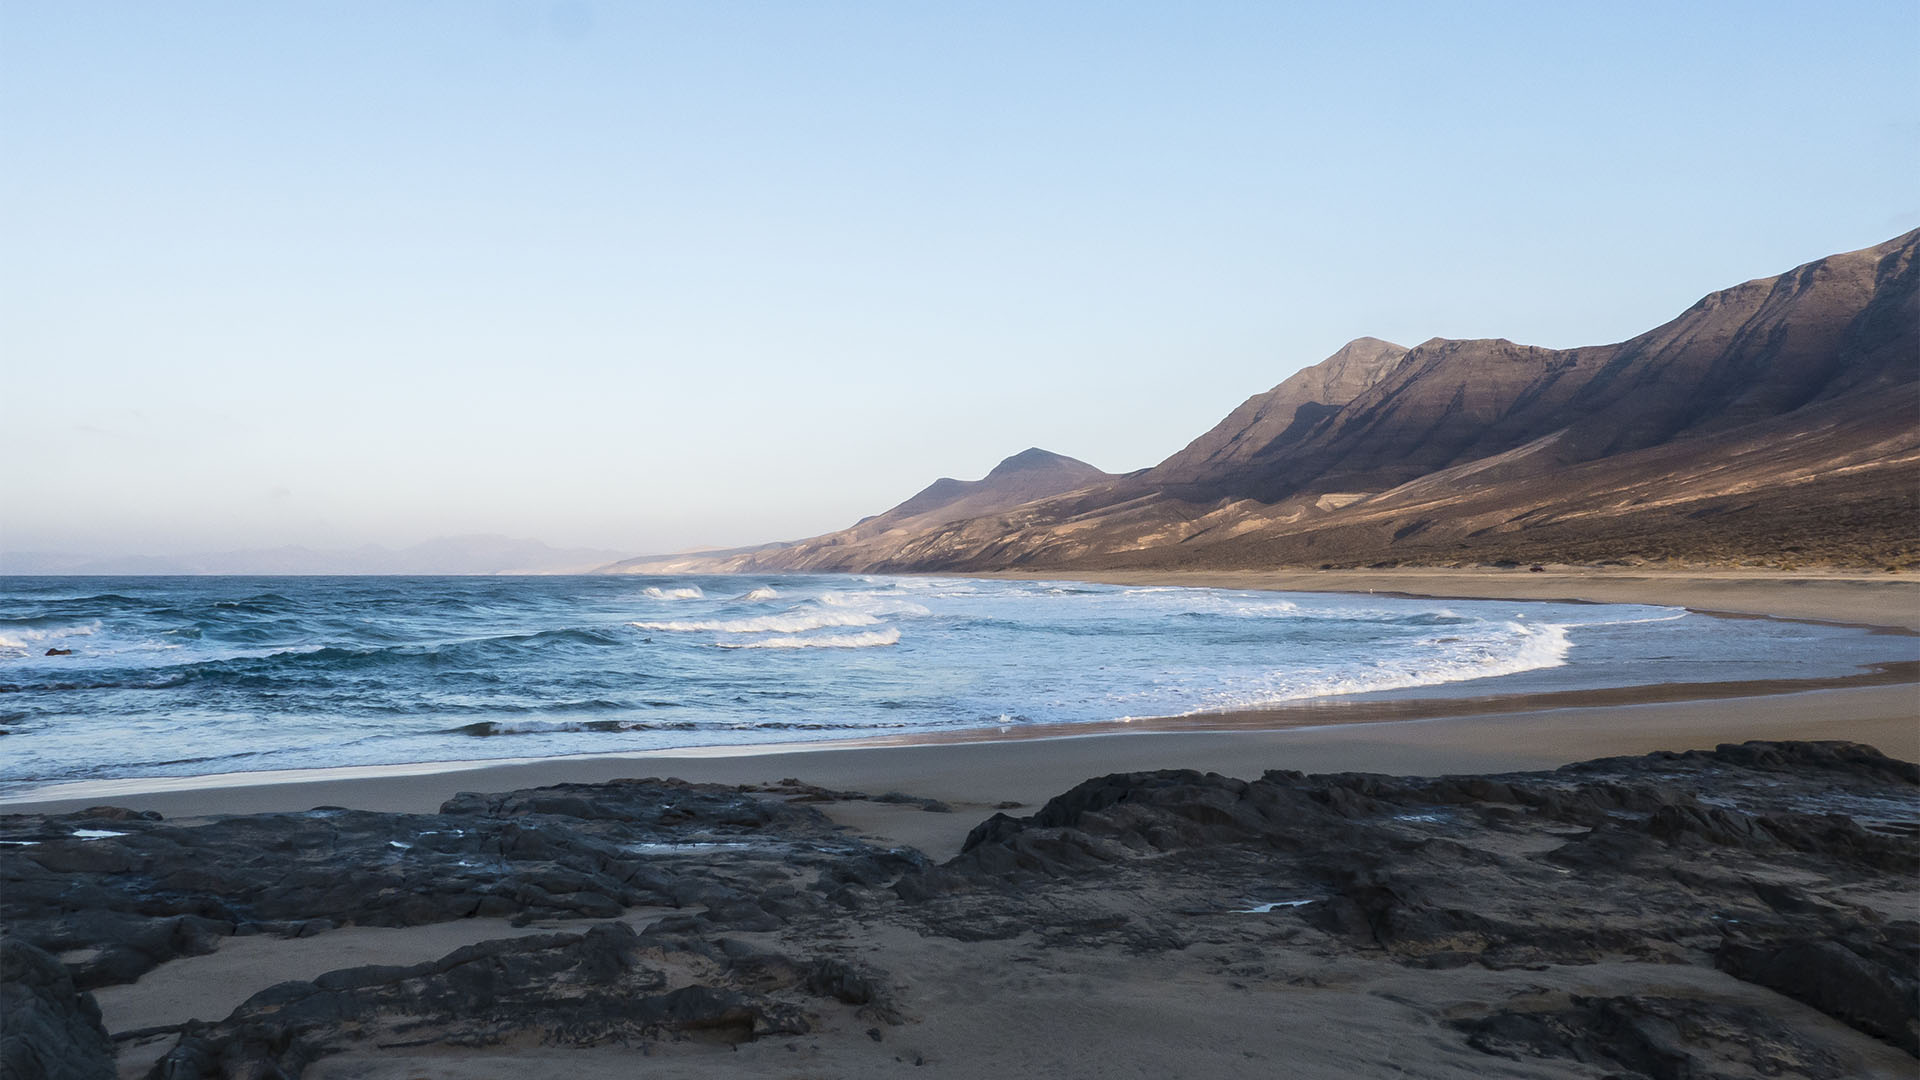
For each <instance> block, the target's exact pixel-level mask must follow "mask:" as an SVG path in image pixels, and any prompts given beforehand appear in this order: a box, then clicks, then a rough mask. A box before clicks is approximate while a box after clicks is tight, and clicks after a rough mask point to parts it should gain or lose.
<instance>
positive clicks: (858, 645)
mask: <svg viewBox="0 0 1920 1080" xmlns="http://www.w3.org/2000/svg"><path fill="white" fill-rule="evenodd" d="M899 643H900V628H899V627H897V626H889V627H887V628H886V629H885V630H869V631H867V632H866V633H864V634H814V635H812V636H810V637H796V636H793V635H783V636H780V637H770V638H761V639H760V640H759V641H742V642H738V643H734V644H728V645H723V646H721V647H722V648H727V649H867V648H872V647H874V646H876V645H897V644H899Z"/></svg>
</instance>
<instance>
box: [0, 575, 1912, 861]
mask: <svg viewBox="0 0 1920 1080" xmlns="http://www.w3.org/2000/svg"><path fill="white" fill-rule="evenodd" d="M978 576H984V577H1002V578H1046V579H1050V580H1084V581H1098V582H1105V583H1112V584H1142V585H1188V586H1197V587H1211V588H1231V589H1260V590H1287V591H1308V592H1347V593H1365V592H1369V591H1372V592H1392V593H1397V594H1403V595H1417V596H1430V597H1436V598H1441V597H1443V598H1454V599H1464V598H1475V599H1522V600H1575V601H1588V602H1595V603H1658V604H1668V605H1676V606H1686V607H1689V608H1692V609H1694V610H1700V611H1705V612H1710V613H1724V614H1733V615H1743V616H1755V617H1773V618H1788V619H1804V620H1813V621H1823V622H1832V623H1844V624H1847V625H1853V626H1864V627H1872V628H1874V629H1876V630H1878V631H1880V632H1885V633H1899V634H1913V633H1916V632H1920V582H1915V581H1912V580H1910V579H1905V578H1900V577H1894V576H1891V575H1887V576H1879V577H1875V576H1870V575H1840V574H1800V575H1782V574H1778V573H1772V574H1766V573H1757V572H1750V571H1749V572H1736V571H1711V572H1648V571H1637V570H1636V571H1549V572H1546V573H1528V572H1527V571H1524V570H1521V571H1508V570H1485V571H1446V570H1379V571H1363V572H1362V571H1246V572H1238V571H1236V572H1227V571H1188V572H1168V571H1155V572H1114V573H1104V574H1064V575H1063V574H1053V573H1045V574H1035V573H1018V572H1012V573H998V574H991V575H978ZM1917 677H1920V663H1902V664H1896V665H1884V666H1882V668H1881V670H1880V671H1878V672H1872V671H1863V672H1862V673H1860V674H1858V675H1856V676H1850V677H1842V678H1839V679H1834V680H1773V681H1767V682H1758V683H1717V684H1712V683H1710V684H1653V685H1643V686H1637V687H1622V688H1615V689H1612V690H1596V691H1566V692H1558V693H1542V694H1508V695H1488V696H1484V697H1469V698H1428V699H1420V698H1414V699H1405V700H1389V701H1360V702H1346V701H1338V700H1333V701H1320V702H1314V703H1305V704H1302V705H1298V706H1290V707H1282V708H1268V709H1255V710H1244V711H1237V712H1232V713H1210V714H1195V715H1190V716H1185V717H1161V718H1144V719H1134V720H1130V721H1113V722H1105V723H1099V724H1088V725H1047V726H1045V727H1034V728H1023V729H1014V730H1012V731H1008V732H1005V733H993V734H988V735H986V737H983V733H981V732H978V731H969V732H953V733H944V734H936V735H931V736H929V735H924V734H923V735H916V736H912V737H907V738H890V739H866V740H857V741H849V742H840V743H823V744H815V745H806V746H793V745H783V746H763V747H745V748H700V749H691V750H671V751H653V752H644V753H633V754H611V755H591V756H575V757H557V758H541V759H508V760H505V761H500V760H494V761H481V762H474V761H465V762H438V763H423V764H420V765H407V766H391V767H375V768H370V769H368V768H362V769H351V770H308V771H302V772H301V773H300V774H297V775H296V774H260V775H257V776H255V775H249V774H225V775H220V776H210V777H191V778H153V779H150V780H128V781H101V782H99V783H98V784H93V785H85V786H79V787H76V786H71V785H67V786H62V787H61V788H57V789H51V790H48V791H46V792H45V793H44V794H42V793H31V794H28V795H24V796H20V797H18V798H17V799H10V800H8V801H6V802H4V803H0V812H8V813H47V812H65V811H70V810H75V809H80V808H83V807H86V806H91V805H99V804H101V803H109V802H110V803H112V804H114V805H121V806H127V807H129V808H132V809H136V810H153V811H157V812H159V813H162V814H164V815H166V816H168V817H201V816H209V815H217V814H224V813H255V812H267V811H297V810H306V809H310V808H312V807H315V806H321V805H336V806H350V807H353V808H356V809H368V810H396V811H398V810H407V811H425V810H431V809H432V808H433V807H435V806H437V805H438V804H439V803H440V802H441V801H444V800H445V799H446V798H449V797H451V796H452V795H453V794H455V793H456V792H459V791H502V790H508V789H512V788H522V787H530V786H540V785H545V784H554V783H564V782H589V783H590V782H596V781H603V780H608V779H614V778H617V777H629V776H673V777H678V778H681V779H685V780H690V781H697V782H713V783H726V784H754V783H770V782H773V781H776V780H779V779H783V778H786V777H797V778H800V779H802V780H805V781H806V782H808V783H814V784H820V785H822V786H826V787H832V788H840V789H852V790H861V791H870V792H885V791H904V792H907V793H909V794H912V795H915V796H920V797H926V798H934V799H939V800H941V801H944V802H947V803H949V804H951V805H953V806H954V807H955V809H956V811H959V812H957V813H955V814H953V815H925V814H919V813H918V812H917V811H916V812H911V813H903V812H901V811H899V810H897V809H890V808H887V807H886V805H885V804H874V803H859V804H846V805H847V806H848V807H854V808H857V810H848V811H846V812H847V813H849V814H850V818H849V820H846V821H845V822H844V823H845V824H849V825H852V826H854V827H855V828H857V829H860V830H862V831H865V832H869V833H870V834H873V835H878V836H882V837H884V838H887V839H891V840H894V841H895V842H901V843H915V842H916V841H921V842H924V843H925V844H926V846H928V848H929V850H928V853H929V854H930V855H934V856H935V857H940V854H941V852H942V851H951V850H957V843H958V839H959V837H963V836H964V833H965V829H966V828H967V827H970V825H971V824H972V823H973V822H974V821H975V820H977V816H976V815H974V814H973V813H972V811H973V810H976V809H989V810H990V809H991V808H993V807H996V806H999V805H1001V804H1004V803H1013V804H1018V805H1021V806H1032V805H1035V804H1037V803H1038V802H1040V801H1044V800H1045V799H1047V798H1049V797H1051V796H1052V795H1054V794H1057V793H1058V792H1060V791H1062V790H1065V789H1066V788H1068V787H1071V786H1072V785H1073V784H1075V783H1078V782H1079V781H1081V780H1084V779H1086V778H1087V777H1090V776H1097V775H1101V774H1103V773H1110V772H1125V771H1137V770H1148V769H1158V768H1196V769H1202V770H1208V771H1217V772H1221V773H1224V774H1227V775H1236V776H1241V777H1243V778H1244V777H1248V776H1258V775H1259V774H1260V773H1261V772H1262V771H1264V770H1266V769H1272V768H1283V769H1296V770H1300V771H1306V772H1343V771H1369V772H1386V773H1418V774H1429V775H1431V774H1439V773H1448V772H1491V771H1507V770H1515V769H1539V768H1552V767H1556V766H1558V765H1561V764H1565V763H1567V762H1570V761H1576V760H1583V759H1588V758H1594V757H1603V756H1613V755H1620V754H1639V753H1646V752H1649V751H1652V750H1661V749H1667V750H1682V749H1693V748H1709V747H1712V746H1714V745H1717V744H1719V743H1722V742H1740V741H1744V740H1746V739H1755V738H1764V739H1791V738H1805V739H1840V740H1847V741H1856V742H1865V743H1869V744H1873V745H1876V746H1879V747H1880V749H1882V750H1883V751H1885V752H1886V753H1888V754H1891V755H1893V756H1895V757H1900V758H1904V759H1907V760H1915V759H1920V681H1916V680H1917ZM838 813H839V811H836V814H838ZM935 817H938V818H942V819H950V820H952V823H953V825H955V826H957V827H958V829H959V836H953V835H950V834H951V833H952V828H939V827H934V826H935V825H936V823H935V822H932V821H928V820H924V819H927V818H935ZM942 824H944V823H942ZM903 830H904V831H903ZM916 846H918V845H916Z"/></svg>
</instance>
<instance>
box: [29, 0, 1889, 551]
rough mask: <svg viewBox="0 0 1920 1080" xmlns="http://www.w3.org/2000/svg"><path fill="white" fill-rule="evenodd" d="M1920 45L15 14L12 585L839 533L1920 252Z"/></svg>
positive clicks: (1149, 456)
mask: <svg viewBox="0 0 1920 1080" xmlns="http://www.w3.org/2000/svg"><path fill="white" fill-rule="evenodd" d="M1916 42H1920V5H1916V4H1915V3H1913V2H1912V0H1896V2H1887V3H1870V4H1862V3H1827V4H1819V5H1815V4H1807V3H1793V4H1764V3H1737V4H1666V3H1661V4H1644V5H1641V4H1559V3H1551V4H1542V3H1519V4H1475V3H1447V4H1426V3H1419V4H1405V5H1401V4H1359V5H1333V4H1283V3H1279V2H1277V0H1276V2H1263V3H1184V4H1172V3H1113V2H1100V3H1085V4H1079V3H1024V2H1022V3H1014V2H1008V3H947V4H921V3H895V2H874V3H809V2H802V0H784V2H778V3H764V4H749V3H726V2H706V0H702V2H692V0H689V2H686V3H678V4H641V3H585V2H565V3H545V2H534V3H500V2H495V3H487V2H444V3H439V2H386V0H381V2H374V0H367V2H361V3H264V4H263V3H257V2H236V3H229V4H199V3H179V2H166V3H148V2H139V3H94V2H74V0H57V2H45V3H27V2H19V0H7V2H5V3H4V4H0V122H3V124H4V126H3V127H0V139H3V142H0V149H3V150H4V167H0V235H3V237H4V238H3V239H0V350H4V361H3V362H4V365H5V370H4V373H0V374H3V379H0V456H3V459H4V464H5V467H4V469H0V506H3V509H0V514H3V515H4V522H3V523H0V524H3V525H4V529H5V534H4V543H5V544H6V546H7V547H9V548H11V549H13V550H33V549H49V548H52V549H61V548H67V549H79V550H85V551H89V552H98V553H120V552H148V553H166V552H174V551H180V550H189V549H196V548H210V547H211V548H227V547H242V546H253V545H260V544H278V543H311V544H321V545H325V544H338V543H357V542H363V541H374V542H382V543H408V542H412V541H416V540H419V539H422V538H425V537H428V536H432V535H435V534H443V533H455V532H473V531H490V532H504V533H509V534H514V535H523V536H535V537H539V538H541V539H545V540H548V541H549V542H553V543H559V544H591V545H597V546H604V547H611V548H616V549H621V550H630V551H634V552H643V551H661V550H671V549H675V548H681V547H686V546H692V545H701V544H736V543H745V542H753V541H759V540H764V539H770V538H776V537H792V536H799V535H804V534H808V533H813V532H819V531H823V530H826V529H829V528H835V527H838V526H841V525H844V524H847V523H849V522H851V521H852V520H853V519H854V518H856V517H859V516H861V515H863V514H866V513H871V512H874V511H877V510H879V509H881V508H883V507H885V506H886V505H888V504H890V503H892V502H895V501H897V500H899V499H901V498H904V497H905V496H907V495H909V494H911V493H912V492H913V491H914V490H916V489H917V488H919V487H920V486H921V485H923V484H925V483H926V482H927V481H929V480H931V479H933V478H934V477H936V476H939V475H943V474H946V475H955V476H962V477H971V476H978V475H979V474H981V473H982V472H984V471H985V470H986V469H988V468H989V467H991V466H992V464H993V463H994V462H995V461H996V460H998V459H999V458H1000V457H1003V456H1005V455H1006V454H1009V453H1012V452H1015V451H1017V450H1020V449H1022V448H1024V447H1026V446H1029V445H1035V444H1037V445H1041V446H1045V447H1047V448H1049V449H1053V450H1057V451H1060V452H1063V453H1067V454H1072V455H1074V456H1076V457H1081V458H1085V459H1086V460H1088V461H1091V462H1093V463H1094V464H1096V465H1099V466H1101V467H1103V468H1107V469H1112V470H1126V469H1134V468H1139V467H1143V466H1146V465H1150V464H1152V463H1154V462H1156V461H1158V460H1160V459H1161V458H1163V457H1165V456H1166V455H1167V454H1169V453H1171V452H1173V451H1174V450H1177V449H1178V448H1180V447H1181V446H1182V445H1184V444H1185V443H1186V442H1187V441H1188V440H1189V439H1191V438H1192V437H1194V436H1195V435H1198V434H1199V433H1200V432H1201V431H1203V430H1204V429H1206V428H1207V427H1208V426H1210V425H1211V424H1213V423H1214V422H1215V421H1217V420H1218V419H1219V418H1220V417H1222V416H1224V415H1225V414H1226V413H1227V412H1228V411H1229V410H1230V409H1232V408H1233V407H1234V406H1235V405H1236V404H1238V403H1239V402H1240V401H1241V400H1242V399H1244V398H1245V397H1246V396H1247V395H1249V394H1252V393H1256V392H1258V391H1261V390H1264V389H1266V388H1267V387H1269V386H1271V385H1273V384H1274V383H1276V382H1278V381H1280V380H1281V379H1282V378H1284V377H1285V376H1287V375H1288V374H1290V373H1291V372H1293V371H1294V370H1296V369H1298V368H1299V367H1301V366H1303V365H1305V364H1308V363H1312V362H1314V361H1316V360H1318V359H1320V358H1321V357H1323V356H1325V355H1326V354H1328V353H1329V352H1331V351H1333V350H1334V349H1335V348H1337V347H1338V346H1339V345H1341V344H1342V343H1343V342H1345V341H1347V340H1348V339H1351V338H1353V337H1356V336H1359V335H1363V334H1371V335H1375V336H1379V337H1385V338H1389V339H1392V340H1395V341H1399V342H1401V343H1403V344H1413V343H1416V342H1419V341H1421V340H1424V339H1426V338H1428V337H1432V336H1449V337H1463V336H1486V335H1498V336H1504V337H1510V338H1514V339H1516V340H1521V341H1527V342H1531V343H1537V344H1544V345H1552V346H1571V345H1580V344H1592V343H1599V342H1606V341H1613V340H1618V339H1620V338H1622V337H1626V336H1630V335H1632V334H1634V333H1637V332H1639V331H1641V330H1644V329H1647V328H1649V327H1651V326H1653V325H1655V324H1657V323H1659V322H1662V321H1664V320H1666V319H1668V318H1670V317H1672V316H1673V315H1675V314H1678V313H1679V312H1680V311H1681V310H1683V309H1684V308H1685V307H1687V306H1688V305H1689V304H1691V303H1692V302H1693V301H1694V300H1695V299H1697V298H1698V297H1699V296H1700V295H1701V294H1702V293H1705V292H1707V291H1709V290H1711V289H1714V288H1718V287H1723V286H1726V285H1731V284H1734V283H1736V282H1738V281H1741V280H1744V279H1747V278H1752V277H1758V276H1763V275H1768V274H1773V273H1778V272H1779V271H1782V270H1785V269H1787V268H1789V267H1791V266H1793V265H1794V264H1796V263H1800V262H1804V261H1806V260H1808V259H1812V258H1817V257H1819V256H1821V255H1824V254H1829V253H1832V252H1835V251H1842V250H1848V249H1852V248H1857V247H1863V246H1867V245H1870V244H1873V243H1877V242H1879V241H1881V240H1884V239H1887V238H1889V237H1891V236H1894V235H1896V234H1898V233H1900V232H1902V231H1905V230H1907V229H1910V228H1913V227H1914V226H1916V225H1920V183H1916V179H1915V178H1916V177H1920V81H1917V79H1916V75H1915V73H1914V72H1915V68H1914V64H1913V55H1914V54H1913V49H1914V46H1915V44H1916Z"/></svg>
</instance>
